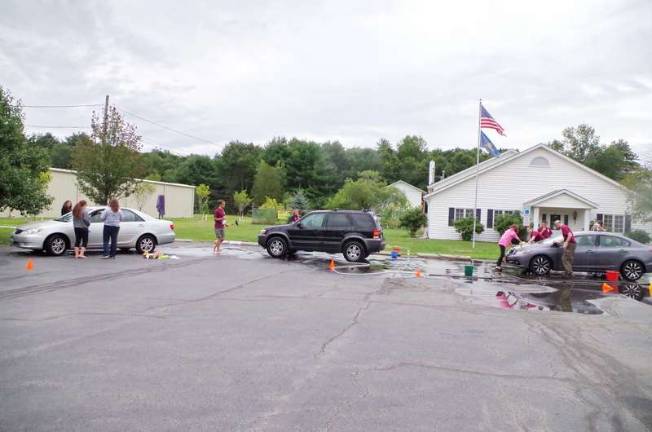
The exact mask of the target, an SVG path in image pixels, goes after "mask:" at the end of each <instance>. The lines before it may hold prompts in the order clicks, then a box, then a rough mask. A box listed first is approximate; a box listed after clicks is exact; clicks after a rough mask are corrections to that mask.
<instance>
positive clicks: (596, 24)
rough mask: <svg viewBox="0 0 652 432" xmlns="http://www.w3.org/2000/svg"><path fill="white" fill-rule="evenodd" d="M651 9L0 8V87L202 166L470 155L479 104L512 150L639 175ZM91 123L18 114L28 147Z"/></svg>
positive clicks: (156, 4)
mask: <svg viewBox="0 0 652 432" xmlns="http://www.w3.org/2000/svg"><path fill="white" fill-rule="evenodd" d="M651 41H652V1H651V0H640V1H636V0H632V1H626V0H619V1H602V0H585V1H579V0H578V1H568V0H559V1H558V0H553V1H551V0H549V1H545V2H531V1H523V0H513V1H455V2H452V1H437V2H436V1H423V2H415V1H406V0H397V1H385V0H374V1H371V0H368V1H355V0H346V1H323V2H319V1H294V2H289V1H283V0H274V1H260V2H255V1H240V2H235V1H234V2H218V1H208V0H207V1H192V0H190V1H178V0H175V1H160V0H156V1H109V2H107V1H102V2H100V1H98V2H90V1H88V2H87V1H59V2H57V1H47V2H46V1H43V2H37V1H30V0H16V1H13V0H3V1H2V12H1V13H0V85H2V86H4V87H7V88H8V89H9V90H10V91H11V92H12V93H13V94H14V95H15V96H16V97H19V98H21V99H22V101H23V103H24V104H26V105H68V104H89V103H98V104H101V103H102V102H103V100H104V95H106V94H110V97H111V101H112V103H114V104H115V105H117V106H118V107H119V108H121V109H123V110H126V111H129V112H132V113H135V114H137V115H139V116H141V117H144V118H147V119H150V120H154V121H157V122H162V123H164V124H166V125H168V126H169V127H171V128H173V129H177V130H181V131H184V132H186V133H188V134H190V135H193V136H196V137H199V138H202V139H203V140H199V139H193V138H189V137H185V136H181V135H178V134H174V133H172V132H170V131H166V130H163V129H161V128H159V127H156V126H154V125H151V124H148V123H146V122H144V121H142V120H140V119H138V118H135V117H132V116H129V115H126V117H127V119H129V120H130V121H133V122H134V123H136V124H137V125H138V127H139V131H140V133H141V134H142V135H143V141H144V143H145V145H146V148H151V147H153V146H158V147H161V148H164V149H169V150H173V151H175V152H177V153H181V154H188V153H190V152H195V153H207V154H211V155H212V154H215V153H216V152H219V151H220V150H221V148H222V147H223V146H224V144H225V143H227V142H228V141H230V140H235V139H238V140H241V141H247V142H250V141H251V142H256V143H260V144H264V143H266V142H267V141H269V140H270V139H271V138H273V137H275V136H286V137H292V136H296V137H300V138H309V139H315V140H319V141H326V140H339V141H340V142H341V143H342V144H344V145H345V146H374V145H375V144H376V142H377V141H378V140H379V139H380V138H387V139H389V140H390V141H392V142H395V141H397V140H399V139H400V138H401V137H402V136H404V135H406V134H417V135H421V136H422V137H423V138H425V139H426V140H427V142H428V143H429V146H430V148H435V147H441V148H450V147H457V146H460V147H468V148H473V147H474V146H475V145H477V144H476V143H477V122H478V118H477V116H478V99H479V98H482V99H483V100H484V101H485V107H486V108H487V109H488V110H489V111H490V112H491V113H492V114H493V116H494V117H495V118H496V120H498V121H499V122H500V123H501V124H502V125H503V126H504V128H505V130H506V133H507V137H506V138H503V137H499V136H497V135H496V134H495V133H494V131H489V132H488V135H489V136H490V137H491V138H492V139H493V141H494V143H495V144H496V145H497V146H499V147H506V148H518V149H524V148H527V147H529V146H531V145H534V144H537V143H539V142H545V141H549V140H551V139H554V138H557V137H559V136H560V132H561V130H562V129H563V128H564V127H566V126H570V125H577V124H579V123H582V122H586V123H589V124H590V125H592V126H594V127H595V128H596V130H597V132H598V134H599V135H600V136H601V137H602V141H603V142H609V141H611V140H614V139H617V138H624V139H626V140H628V141H629V142H630V143H631V144H632V145H633V147H634V149H635V150H636V151H637V152H639V153H641V154H644V155H646V157H648V158H652V42H651ZM91 109H92V108H88V107H87V108H75V109H34V108H26V109H25V114H26V124H27V125H30V127H28V128H27V130H28V131H29V132H45V131H48V130H50V131H51V132H53V133H56V134H58V135H60V136H65V135H67V134H69V133H71V132H72V130H70V129H47V128H46V129H43V128H36V127H34V126H38V125H46V126H47V125H52V126H87V125H88V124H89V123H90V121H89V117H90V110H91Z"/></svg>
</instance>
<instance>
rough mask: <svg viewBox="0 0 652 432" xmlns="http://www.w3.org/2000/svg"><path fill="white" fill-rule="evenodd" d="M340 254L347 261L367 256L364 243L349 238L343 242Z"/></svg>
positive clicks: (355, 260)
mask: <svg viewBox="0 0 652 432" xmlns="http://www.w3.org/2000/svg"><path fill="white" fill-rule="evenodd" d="M342 254H343V255H344V258H345V259H346V260H347V261H349V262H360V261H362V260H364V259H365V258H366V256H367V252H366V251H365V248H364V245H363V244H362V243H360V242H359V241H357V240H351V241H347V242H346V243H344V247H343V248H342Z"/></svg>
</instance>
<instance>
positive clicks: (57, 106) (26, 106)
mask: <svg viewBox="0 0 652 432" xmlns="http://www.w3.org/2000/svg"><path fill="white" fill-rule="evenodd" d="M13 106H19V107H21V108H84V107H98V106H102V104H80V105H13Z"/></svg>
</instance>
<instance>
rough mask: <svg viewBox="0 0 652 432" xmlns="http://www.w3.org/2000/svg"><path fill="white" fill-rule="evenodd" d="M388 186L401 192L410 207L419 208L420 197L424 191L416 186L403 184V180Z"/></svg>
mask: <svg viewBox="0 0 652 432" xmlns="http://www.w3.org/2000/svg"><path fill="white" fill-rule="evenodd" d="M390 186H392V187H395V188H396V189H398V190H400V191H401V192H403V195H405V197H406V198H407V200H408V202H409V203H410V205H411V206H412V207H421V203H422V197H423V195H424V194H425V193H426V191H424V190H422V189H419V188H418V187H416V186H412V185H411V184H410V183H407V182H404V181H403V180H399V181H396V182H394V183H392V184H391V185H390Z"/></svg>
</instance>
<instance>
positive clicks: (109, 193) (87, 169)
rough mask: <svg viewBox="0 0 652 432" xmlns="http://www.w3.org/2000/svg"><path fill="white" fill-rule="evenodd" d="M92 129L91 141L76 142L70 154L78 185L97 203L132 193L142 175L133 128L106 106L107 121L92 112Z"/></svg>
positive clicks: (137, 143)
mask: <svg viewBox="0 0 652 432" xmlns="http://www.w3.org/2000/svg"><path fill="white" fill-rule="evenodd" d="M91 129H92V134H91V138H92V140H91V141H89V142H80V143H78V144H77V145H76V146H75V151H74V153H73V167H74V168H75V169H76V170H77V182H78V184H79V188H80V189H81V190H82V192H84V193H85V194H86V195H87V196H88V197H89V198H90V199H91V200H93V201H94V202H96V203H98V204H106V203H107V202H108V201H109V200H110V199H111V198H120V197H123V196H129V195H131V194H132V193H134V191H135V189H136V186H137V184H138V180H137V178H138V177H140V176H142V174H143V170H142V165H141V160H140V154H139V151H140V149H141V147H142V146H141V144H140V136H139V135H137V134H136V127H135V126H133V125H131V124H130V123H127V122H126V121H125V120H124V119H123V118H122V115H121V114H120V112H119V111H118V110H117V109H116V108H115V107H109V110H108V113H107V116H106V120H105V119H102V118H101V117H100V116H99V115H98V113H96V112H95V111H94V112H93V115H92V118H91Z"/></svg>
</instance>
